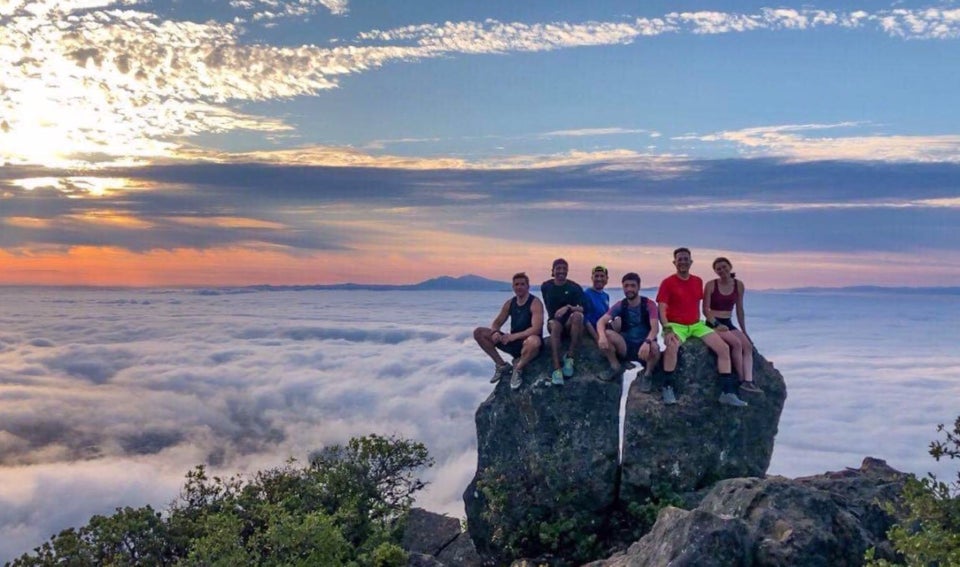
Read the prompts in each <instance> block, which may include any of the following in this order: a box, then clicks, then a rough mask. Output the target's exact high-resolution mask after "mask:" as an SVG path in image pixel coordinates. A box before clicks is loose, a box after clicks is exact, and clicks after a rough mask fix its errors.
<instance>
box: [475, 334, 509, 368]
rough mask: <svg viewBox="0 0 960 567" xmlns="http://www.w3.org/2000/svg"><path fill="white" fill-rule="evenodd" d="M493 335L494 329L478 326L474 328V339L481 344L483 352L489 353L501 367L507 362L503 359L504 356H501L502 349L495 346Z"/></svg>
mask: <svg viewBox="0 0 960 567" xmlns="http://www.w3.org/2000/svg"><path fill="white" fill-rule="evenodd" d="M492 337H493V329H489V328H487V327H477V328H476V329H474V330H473V339H474V340H475V341H477V344H478V345H480V348H481V349H483V352H485V353H487V356H489V357H490V358H491V359H493V362H494V363H495V364H496V365H497V366H498V367H500V366H503V365H504V364H506V362H504V361H503V357H501V356H500V351H498V350H497V347H496V346H494V344H493V338H492Z"/></svg>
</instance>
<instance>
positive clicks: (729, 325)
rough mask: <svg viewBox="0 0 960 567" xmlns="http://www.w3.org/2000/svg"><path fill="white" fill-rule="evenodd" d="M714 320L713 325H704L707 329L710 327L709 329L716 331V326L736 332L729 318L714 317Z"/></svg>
mask: <svg viewBox="0 0 960 567" xmlns="http://www.w3.org/2000/svg"><path fill="white" fill-rule="evenodd" d="M714 319H716V320H717V322H716V323H714V324H713V325H711V324H710V323H707V324H706V325H707V326H708V327H710V328H711V329H716V328H717V325H724V326H726V327H727V329H729V330H731V331H736V330H737V327H736V325H734V324H733V319H731V318H730V317H714Z"/></svg>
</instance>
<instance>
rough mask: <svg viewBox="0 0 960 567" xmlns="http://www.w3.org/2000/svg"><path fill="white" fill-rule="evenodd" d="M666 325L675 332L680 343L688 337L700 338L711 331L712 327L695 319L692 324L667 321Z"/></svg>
mask: <svg viewBox="0 0 960 567" xmlns="http://www.w3.org/2000/svg"><path fill="white" fill-rule="evenodd" d="M667 325H670V328H671V329H673V332H674V333H676V334H677V338H678V339H680V344H683V343H685V342H686V341H687V339H689V338H690V337H695V338H698V339H702V338H703V337H705V336H707V335H709V334H710V333H712V332H713V329H711V328H710V327H708V326H707V324H706V323H704V322H703V321H697V322H696V323H694V324H693V325H681V324H680V323H667Z"/></svg>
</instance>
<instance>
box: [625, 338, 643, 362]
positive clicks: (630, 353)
mask: <svg viewBox="0 0 960 567" xmlns="http://www.w3.org/2000/svg"><path fill="white" fill-rule="evenodd" d="M642 346H643V342H642V341H641V342H639V343H631V342H630V341H627V355H626V360H627V362H639V363H640V366H642V367H644V368H646V367H647V361H646V360H640V347H642Z"/></svg>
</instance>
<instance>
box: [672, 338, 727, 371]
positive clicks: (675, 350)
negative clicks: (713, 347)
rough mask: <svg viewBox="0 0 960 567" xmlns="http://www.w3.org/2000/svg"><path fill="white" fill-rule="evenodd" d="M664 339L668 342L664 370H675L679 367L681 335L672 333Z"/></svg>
mask: <svg viewBox="0 0 960 567" xmlns="http://www.w3.org/2000/svg"><path fill="white" fill-rule="evenodd" d="M663 341H664V342H665V343H667V350H666V351H664V353H663V371H664V372H673V371H674V370H676V369H677V353H678V352H679V351H680V337H678V336H677V335H675V334H673V333H670V334H668V335H667V336H666V338H664V339H663ZM728 356H729V355H728Z"/></svg>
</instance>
